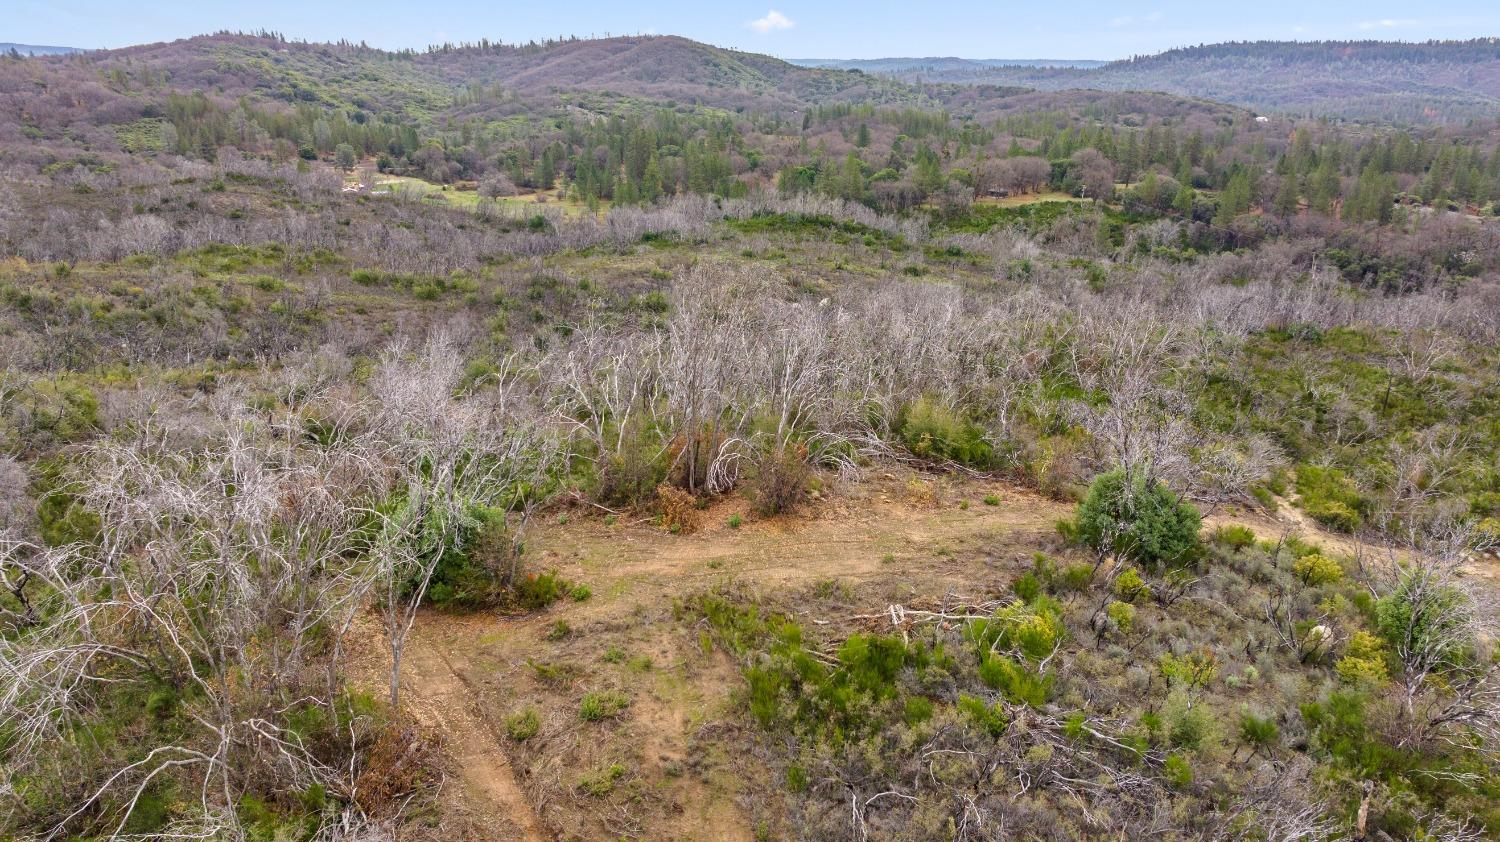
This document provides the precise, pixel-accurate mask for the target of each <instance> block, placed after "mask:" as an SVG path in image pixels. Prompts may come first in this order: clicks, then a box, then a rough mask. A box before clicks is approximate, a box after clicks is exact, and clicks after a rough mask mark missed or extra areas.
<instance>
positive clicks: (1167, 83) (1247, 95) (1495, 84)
mask: <svg viewBox="0 0 1500 842" xmlns="http://www.w3.org/2000/svg"><path fill="white" fill-rule="evenodd" d="M863 64H864V65H866V68H865V69H866V70H867V71H868V72H876V73H887V74H889V75H892V76H895V77H897V78H901V79H904V80H907V81H913V82H943V83H956V84H989V85H1015V86H1021V87H1028V88H1038V89H1043V90H1066V89H1071V88H1091V89H1097V90H1110V91H1126V90H1150V91H1164V92H1169V93H1178V94H1184V95H1187V96H1193V97H1201V98H1205V99H1213V100H1218V101H1221V102H1228V103H1233V104H1235V105H1240V106H1244V107H1246V108H1254V109H1258V110H1261V111H1267V112H1279V113H1292V114H1302V115H1312V116H1330V117H1341V118H1349V119H1380V120H1393V121H1398V122H1411V123H1419V122H1464V121H1467V120H1469V119H1471V118H1475V117H1481V118H1482V117H1489V116H1492V115H1493V114H1494V113H1495V110H1496V108H1497V107H1500V39H1496V38H1478V39H1474V40H1470V41H1433V42H1427V43H1420V44H1409V43H1399V42H1387V41H1347V42H1345V41H1322V42H1279V41H1255V42H1238V43H1230V44H1214V45H1208V46H1197V47H1188V48H1183V49H1176V50H1169V51H1167V52H1164V53H1160V54H1157V55H1150V56H1137V57H1133V58H1130V59H1126V60H1123V61H1116V62H1110V63H1108V64H1103V65H1101V66H1098V67H1076V66H1074V67H1059V66H1054V67H1047V66H1020V65H1019V63H1017V64H1014V65H1009V66H1006V65H1000V64H997V63H992V62H978V61H966V60H962V59H960V60H949V59H934V60H928V59H879V60H873V61H870V62H864V63H863Z"/></svg>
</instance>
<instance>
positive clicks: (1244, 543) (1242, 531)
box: [1213, 525, 1255, 551]
mask: <svg viewBox="0 0 1500 842" xmlns="http://www.w3.org/2000/svg"><path fill="white" fill-rule="evenodd" d="M1213 541H1214V543H1215V544H1220V545H1223V546H1225V547H1228V548H1229V549H1231V550H1236V551H1238V550H1243V549H1245V548H1247V547H1253V546H1255V531H1254V530H1252V529H1251V528H1250V527H1248V526H1238V525H1229V526H1221V527H1219V528H1218V529H1216V530H1214V537H1213Z"/></svg>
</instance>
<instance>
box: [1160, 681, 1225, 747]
mask: <svg viewBox="0 0 1500 842" xmlns="http://www.w3.org/2000/svg"><path fill="white" fill-rule="evenodd" d="M1163 720H1164V722H1165V726H1166V738H1167V743H1168V744H1169V745H1171V746H1172V747H1173V748H1179V749H1186V750H1188V751H1197V750H1198V749H1199V748H1201V747H1202V746H1203V744H1204V743H1205V742H1207V740H1208V737H1209V734H1210V733H1212V732H1213V716H1212V714H1210V713H1209V711H1208V708H1206V707H1204V706H1203V705H1189V704H1187V703H1186V701H1185V698H1184V697H1183V696H1182V695H1181V694H1176V693H1174V694H1173V695H1172V696H1171V697H1169V698H1168V699H1167V708H1166V715H1165V716H1164V717H1163Z"/></svg>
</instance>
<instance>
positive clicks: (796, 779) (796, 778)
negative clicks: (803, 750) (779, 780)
mask: <svg viewBox="0 0 1500 842" xmlns="http://www.w3.org/2000/svg"><path fill="white" fill-rule="evenodd" d="M807 784H808V780H807V770H806V769H804V768H803V767H802V766H801V765H799V764H797V763H793V764H791V765H790V766H788V767H786V790H787V792H805V791H806V790H807Z"/></svg>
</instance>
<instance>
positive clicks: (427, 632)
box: [402, 615, 552, 842]
mask: <svg viewBox="0 0 1500 842" xmlns="http://www.w3.org/2000/svg"><path fill="white" fill-rule="evenodd" d="M434 616H436V615H434ZM425 619H431V618H424V620H425ZM444 625H446V624H445V623H442V622H424V623H421V624H419V625H418V628H417V629H414V630H413V636H412V639H411V640H410V641H409V643H408V645H407V653H406V658H405V662H406V670H405V675H404V676H403V682H402V686H403V688H404V692H405V694H406V706H407V707H408V708H409V709H410V710H411V712H412V713H413V714H415V715H416V717H417V719H418V720H419V721H420V722H421V723H422V724H423V725H426V726H427V727H429V728H432V729H433V730H435V731H437V732H438V733H439V734H441V735H442V738H443V745H444V746H445V747H446V751H447V752H448V754H449V756H450V757H452V758H453V760H454V761H455V763H456V765H457V767H458V776H459V779H460V781H461V782H462V784H463V786H464V789H465V790H466V792H465V796H466V798H465V799H464V800H465V801H466V802H467V804H468V805H469V806H470V808H471V809H473V810H474V811H475V812H477V813H479V816H478V818H481V819H482V820H483V823H484V827H485V830H486V833H487V834H489V835H488V837H487V838H489V839H494V840H503V842H512V841H513V840H515V842H545V840H548V839H551V838H552V837H551V836H550V835H549V834H548V833H547V832H546V831H545V830H544V828H543V825H542V822H541V820H540V819H539V818H538V817H537V815H536V812H535V811H534V810H533V809H532V807H531V802H530V800H529V799H528V798H527V797H526V793H525V791H524V790H523V789H522V788H521V785H520V782H519V780H518V779H517V777H516V774H515V771H514V770H513V769H512V768H511V765H510V761H509V760H508V759H507V758H506V754H505V750H504V748H503V747H502V746H501V745H500V742H499V739H498V738H497V737H496V735H495V732H494V729H493V726H492V725H491V724H490V723H489V722H488V721H486V719H485V718H484V716H483V714H482V713H481V712H480V710H479V708H478V706H477V705H476V704H475V701H474V700H475V698H476V694H475V693H474V691H473V690H472V689H471V688H470V687H469V686H468V685H467V684H466V683H465V682H464V680H463V679H462V678H461V677H460V676H459V674H458V673H457V672H456V671H454V669H453V667H452V665H451V664H450V663H449V661H448V657H447V655H446V654H445V653H444V651H443V647H442V644H441V643H440V642H439V641H440V640H441V637H442V636H441V635H440V634H439V632H440V631H441V627H442V626H444ZM424 626H425V627H426V628H423V627H424Z"/></svg>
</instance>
